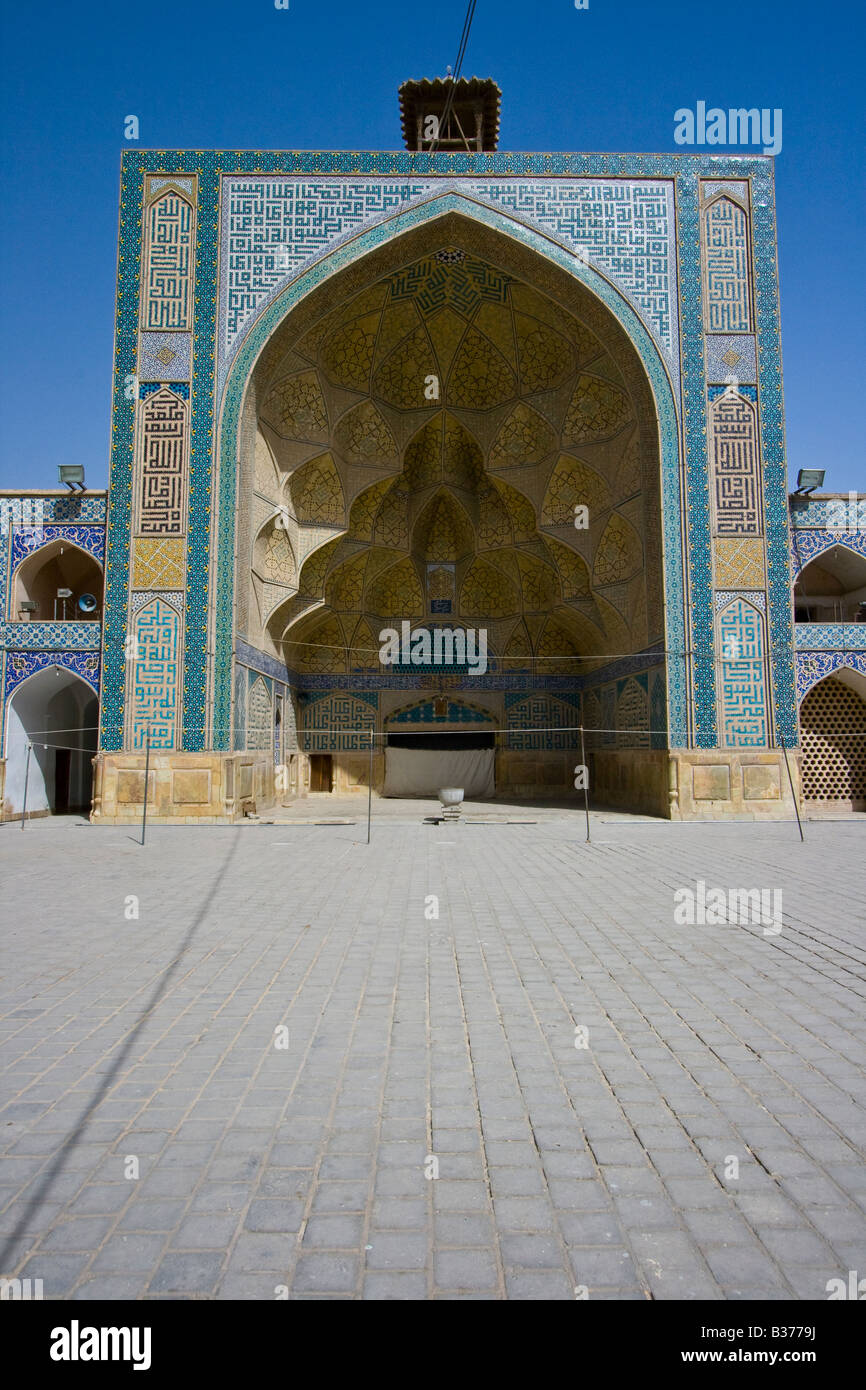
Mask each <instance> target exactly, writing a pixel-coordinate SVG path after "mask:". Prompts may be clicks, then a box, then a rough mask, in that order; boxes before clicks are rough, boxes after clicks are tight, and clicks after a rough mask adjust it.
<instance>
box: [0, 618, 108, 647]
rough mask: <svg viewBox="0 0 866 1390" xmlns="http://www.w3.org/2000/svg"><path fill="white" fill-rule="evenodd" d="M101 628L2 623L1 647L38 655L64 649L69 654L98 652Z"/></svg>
mask: <svg viewBox="0 0 866 1390" xmlns="http://www.w3.org/2000/svg"><path fill="white" fill-rule="evenodd" d="M101 645H102V624H101V623H97V622H93V623H0V647H6V648H7V650H9V651H38V650H40V649H44V648H56V647H62V648H64V650H66V651H82V652H98V651H99V649H100V647H101Z"/></svg>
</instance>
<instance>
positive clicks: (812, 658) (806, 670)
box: [797, 651, 866, 701]
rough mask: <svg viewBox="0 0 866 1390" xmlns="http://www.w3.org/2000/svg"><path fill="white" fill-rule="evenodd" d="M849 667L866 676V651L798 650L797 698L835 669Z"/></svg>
mask: <svg viewBox="0 0 866 1390" xmlns="http://www.w3.org/2000/svg"><path fill="white" fill-rule="evenodd" d="M845 667H848V668H849V669H850V670H852V671H859V672H860V674H861V675H862V676H866V652H826V651H825V652H798V653H797V699H798V701H802V699H803V696H804V695H806V694H807V692H808V691H810V690H811V689H812V686H813V685H817V683H818V681H820V680H823V679H824V677H825V676H829V675H830V674H831V673H832V672H833V671H839V670H841V669H843V668H845Z"/></svg>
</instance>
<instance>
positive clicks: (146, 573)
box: [131, 536, 184, 589]
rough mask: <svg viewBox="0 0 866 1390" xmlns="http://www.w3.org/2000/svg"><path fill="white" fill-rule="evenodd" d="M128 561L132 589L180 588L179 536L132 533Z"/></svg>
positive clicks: (182, 567) (181, 579)
mask: <svg viewBox="0 0 866 1390" xmlns="http://www.w3.org/2000/svg"><path fill="white" fill-rule="evenodd" d="M131 560H132V584H133V588H135V589H182V588H183V586H184V545H183V540H182V539H181V537H180V536H165V537H163V536H136V537H134V539H133V541H132V551H131Z"/></svg>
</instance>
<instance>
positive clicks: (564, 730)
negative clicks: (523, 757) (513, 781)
mask: <svg viewBox="0 0 866 1390" xmlns="http://www.w3.org/2000/svg"><path fill="white" fill-rule="evenodd" d="M579 707H580V696H579V695H575V696H574V697H573V699H572V700H571V701H569V702H568V703H567V702H566V701H565V700H564V699H556V698H555V697H554V696H552V695H545V694H543V693H540V692H539V693H536V694H532V695H525V696H523V695H521V696H519V697H518V698H517V699H513V698H512V700H509V699H508V697H507V696H506V710H505V715H506V725H507V727H508V729H509V733H508V737H507V740H506V746H507V747H508V748H510V749H512V750H514V751H515V752H521V753H526V752H532V751H535V750H545V751H548V750H552V749H568V748H580V730H579V727H578V726H579V724H580V712H579Z"/></svg>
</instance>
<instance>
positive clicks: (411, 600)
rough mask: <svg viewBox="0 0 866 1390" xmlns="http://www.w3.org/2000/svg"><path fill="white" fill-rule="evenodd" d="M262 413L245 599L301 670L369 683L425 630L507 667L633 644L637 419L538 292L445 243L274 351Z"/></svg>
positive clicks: (604, 368) (569, 324) (640, 606)
mask: <svg viewBox="0 0 866 1390" xmlns="http://www.w3.org/2000/svg"><path fill="white" fill-rule="evenodd" d="M256 398H257V401H258V409H257V414H258V436H257V444H256V454H255V482H254V486H255V487H256V489H257V491H258V492H259V493H260V495H261V497H262V502H263V504H264V502H265V500H267V501H268V502H269V503H270V507H271V520H270V521H267V522H266V523H265V524H264V525H259V529H258V531H257V532H256V537H255V540H254V542H253V543H252V546H253V572H254V576H255V577H256V595H257V598H258V603H259V611H260V615H261V622H262V634H263V637H265V638H267V637H269V638H270V641H271V643H272V644H273V647H274V649H275V650H276V651H280V652H282V651H283V650H285V653H286V656H287V659H289V661H290V664H291V665H293V666H294V667H295V669H298V670H302V671H304V670H306V671H338V670H340V671H345V670H361V669H374V668H377V662H376V660H375V652H372V653H371V651H370V650H368V648H369V647H373V648H376V647H378V636H377V634H378V632H379V630H380V629H381V628H382V627H383V626H389V625H391V624H392V623H393V622H394V621H399V620H401V619H404V618H409V619H412V620H413V621H416V620H419V619H421V620H423V619H426V620H429V619H430V618H431V615H433V614H436V615H443V614H444V615H445V616H444V617H442V618H441V619H439V620H442V621H445V622H447V621H449V620H455V621H456V620H459V621H465V622H467V623H468V622H470V621H471V622H472V624H473V625H475V626H478V625H483V621H484V620H487V621H489V623H490V624H491V630H490V644H491V652H492V653H493V654H494V655H496V656H499V657H501V659H502V662H503V665H504V667H505V669H510V670H518V669H529V667H530V664H532V666H533V669H535V670H537V671H541V669H542V665H543V667H544V670H545V671H547V670H551V671H552V670H555V669H556V670H559V671H560V672H566V673H570V674H580V673H581V672H584V671H586V669H587V667H586V666H582V665H581V663H580V661H578V660H568V658H578V657H584V656H586V657H600V656H604V655H605V654H606V653H616V654H621V653H624V652H627V651H632V650H636V649H638V648H639V647H640V646H643V645H645V644H646V641H647V628H646V612H647V600H646V585H645V576H644V573H643V571H644V563H645V562H644V543H643V534H644V528H645V515H644V513H645V505H644V502H645V499H644V493H643V489H642V482H643V479H642V461H641V449H640V445H639V430H638V412H637V411H636V409H635V406H634V404H633V401H632V399H631V397H630V395H629V390H628V389H627V387H626V383H625V381H624V378H623V374H622V372H621V370H620V368H619V366H618V365H617V363H616V362H615V360H614V358H613V357H612V356H611V353H610V351H609V350H608V349H607V348H606V347H605V345H604V343H603V342H602V341H601V339H600V338H599V337H598V336H597V335H596V334H595V333H593V332H591V331H590V329H589V328H587V326H586V325H585V324H584V323H582V322H581V321H580V320H579V319H578V318H576V317H574V316H573V315H571V314H569V313H568V312H566V310H565V309H563V308H562V307H560V306H559V305H558V304H555V303H553V302H552V301H551V300H550V299H548V298H547V297H546V296H545V295H544V294H542V293H541V292H540V291H539V290H537V289H535V288H533V287H532V286H530V285H529V284H526V283H523V282H521V281H520V280H518V279H516V278H515V277H514V276H512V275H510V274H507V273H505V272H503V271H501V270H499V269H498V268H497V267H495V266H493V265H491V264H489V263H488V262H486V261H485V260H483V259H481V258H480V257H477V256H474V255H472V254H471V253H470V252H468V251H466V250H464V249H463V248H461V247H459V246H453V245H447V246H442V247H440V248H439V249H438V250H436V251H434V252H433V253H432V254H429V255H426V256H424V257H422V258H420V259H418V260H416V261H414V262H413V263H412V264H410V265H407V266H404V267H403V268H402V269H400V270H398V271H397V272H395V273H392V274H390V275H388V276H386V277H384V278H383V279H382V280H381V281H380V282H379V283H377V284H375V285H372V286H368V287H367V288H365V289H362V290H361V291H360V293H356V294H355V295H354V297H352V298H350V299H349V300H348V302H346V303H345V304H342V305H339V306H338V307H336V308H334V309H332V310H331V311H330V312H329V313H327V314H325V315H324V316H323V317H322V318H321V319H320V320H319V322H317V323H314V324H313V325H312V326H311V327H310V326H309V319H308V320H307V327H306V328H305V329H304V331H303V332H301V334H300V336H299V337H298V338H297V339H296V340H292V339H291V338H290V336H289V335H286V336H285V338H284V341H283V342H282V343H281V344H280V350H279V351H277V348H276V346H275V345H273V344H272V345H269V349H268V352H267V354H266V356H265V358H264V360H263V364H262V375H261V376H260V377H259V379H258V380H257V397H256ZM579 507H586V508H588V524H587V525H585V526H576V525H575V509H576V508H579ZM276 508H279V509H280V511H281V512H282V513H283V516H284V518H285V525H284V529H282V530H280V529H276V530H275V529H274V522H273V511H274V509H276ZM268 595H270V597H268ZM434 605H435V607H434ZM371 637H372V639H373V640H372V642H371ZM494 648H495V649H496V650H495V651H494ZM557 658H562V659H563V660H562V661H561V662H560V663H559V665H557ZM371 663H372V667H371Z"/></svg>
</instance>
